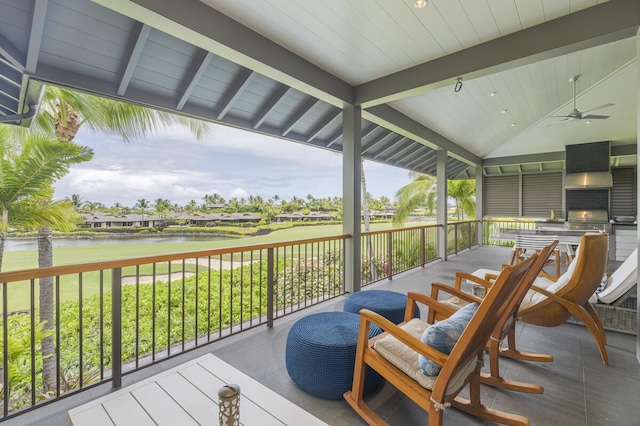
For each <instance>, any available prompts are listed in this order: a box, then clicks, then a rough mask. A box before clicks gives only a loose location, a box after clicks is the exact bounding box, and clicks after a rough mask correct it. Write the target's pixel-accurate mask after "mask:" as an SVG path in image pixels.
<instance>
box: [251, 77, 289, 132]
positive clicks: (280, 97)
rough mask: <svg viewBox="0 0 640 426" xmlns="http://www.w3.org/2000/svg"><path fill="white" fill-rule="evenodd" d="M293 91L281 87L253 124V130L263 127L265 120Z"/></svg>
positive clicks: (283, 86)
mask: <svg viewBox="0 0 640 426" xmlns="http://www.w3.org/2000/svg"><path fill="white" fill-rule="evenodd" d="M292 91H293V89H292V88H291V87H287V86H285V85H281V86H280V87H279V88H278V90H277V91H276V93H275V94H274V95H273V96H271V97H270V98H269V99H268V100H267V102H266V105H265V106H264V107H263V108H262V110H261V111H260V112H259V113H258V117H257V120H256V121H255V123H253V128H254V129H257V128H258V127H260V126H262V123H264V120H266V119H267V117H269V114H271V113H272V112H273V111H274V110H275V109H276V108H277V107H278V105H280V104H281V103H282V101H284V99H285V98H286V97H287V95H288V94H289V93H291V92H292Z"/></svg>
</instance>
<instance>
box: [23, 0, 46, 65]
mask: <svg viewBox="0 0 640 426" xmlns="http://www.w3.org/2000/svg"><path fill="white" fill-rule="evenodd" d="M48 5H49V2H48V0H36V1H35V3H34V5H33V17H32V19H31V32H30V33H29V48H28V49H27V58H26V60H25V71H26V72H27V73H29V74H35V72H36V68H37V67H38V58H39V57H40V45H41V44H42V35H43V34H44V21H45V18H46V16H47V6H48Z"/></svg>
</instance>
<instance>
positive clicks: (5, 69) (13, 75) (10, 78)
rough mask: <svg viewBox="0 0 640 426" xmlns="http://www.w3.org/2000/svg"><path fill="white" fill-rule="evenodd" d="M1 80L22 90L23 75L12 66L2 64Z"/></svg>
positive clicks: (0, 69)
mask: <svg viewBox="0 0 640 426" xmlns="http://www.w3.org/2000/svg"><path fill="white" fill-rule="evenodd" d="M0 80H2V81H6V82H7V84H9V85H11V86H15V87H17V88H20V83H19V82H21V81H22V74H21V73H20V71H17V70H16V69H15V68H14V67H13V66H12V65H11V64H7V63H5V62H0Z"/></svg>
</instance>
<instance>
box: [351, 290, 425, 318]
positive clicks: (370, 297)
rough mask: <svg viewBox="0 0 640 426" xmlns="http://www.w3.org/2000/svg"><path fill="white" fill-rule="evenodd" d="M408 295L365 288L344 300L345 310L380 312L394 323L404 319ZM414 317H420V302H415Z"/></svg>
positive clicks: (355, 312)
mask: <svg viewBox="0 0 640 426" xmlns="http://www.w3.org/2000/svg"><path fill="white" fill-rule="evenodd" d="M406 307H407V295H406V294H402V293H398V292H395V291H389V290H363V291H358V292H356V293H353V294H351V295H350V296H349V297H347V300H346V301H345V302H344V311H345V312H352V313H354V314H357V313H359V312H360V310H361V309H369V310H370V311H373V312H375V313H376V314H380V315H382V316H383V317H385V318H386V319H388V320H389V321H391V322H392V323H394V324H400V323H401V322H402V321H404V311H405V309H406ZM413 317H414V318H419V317H420V311H419V310H418V304H417V303H415V302H414V315H413Z"/></svg>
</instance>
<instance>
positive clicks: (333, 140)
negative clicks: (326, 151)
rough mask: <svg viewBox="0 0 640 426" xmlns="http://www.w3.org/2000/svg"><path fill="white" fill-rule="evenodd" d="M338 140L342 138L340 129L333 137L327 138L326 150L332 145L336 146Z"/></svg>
mask: <svg viewBox="0 0 640 426" xmlns="http://www.w3.org/2000/svg"><path fill="white" fill-rule="evenodd" d="M340 138H342V129H340V130H338V131H336V132H335V133H334V134H333V135H331V136H330V137H329V139H327V141H328V142H327V145H326V147H327V148H331V147H332V146H333V145H334V144H336V143H337V142H338V141H339V140H340Z"/></svg>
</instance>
